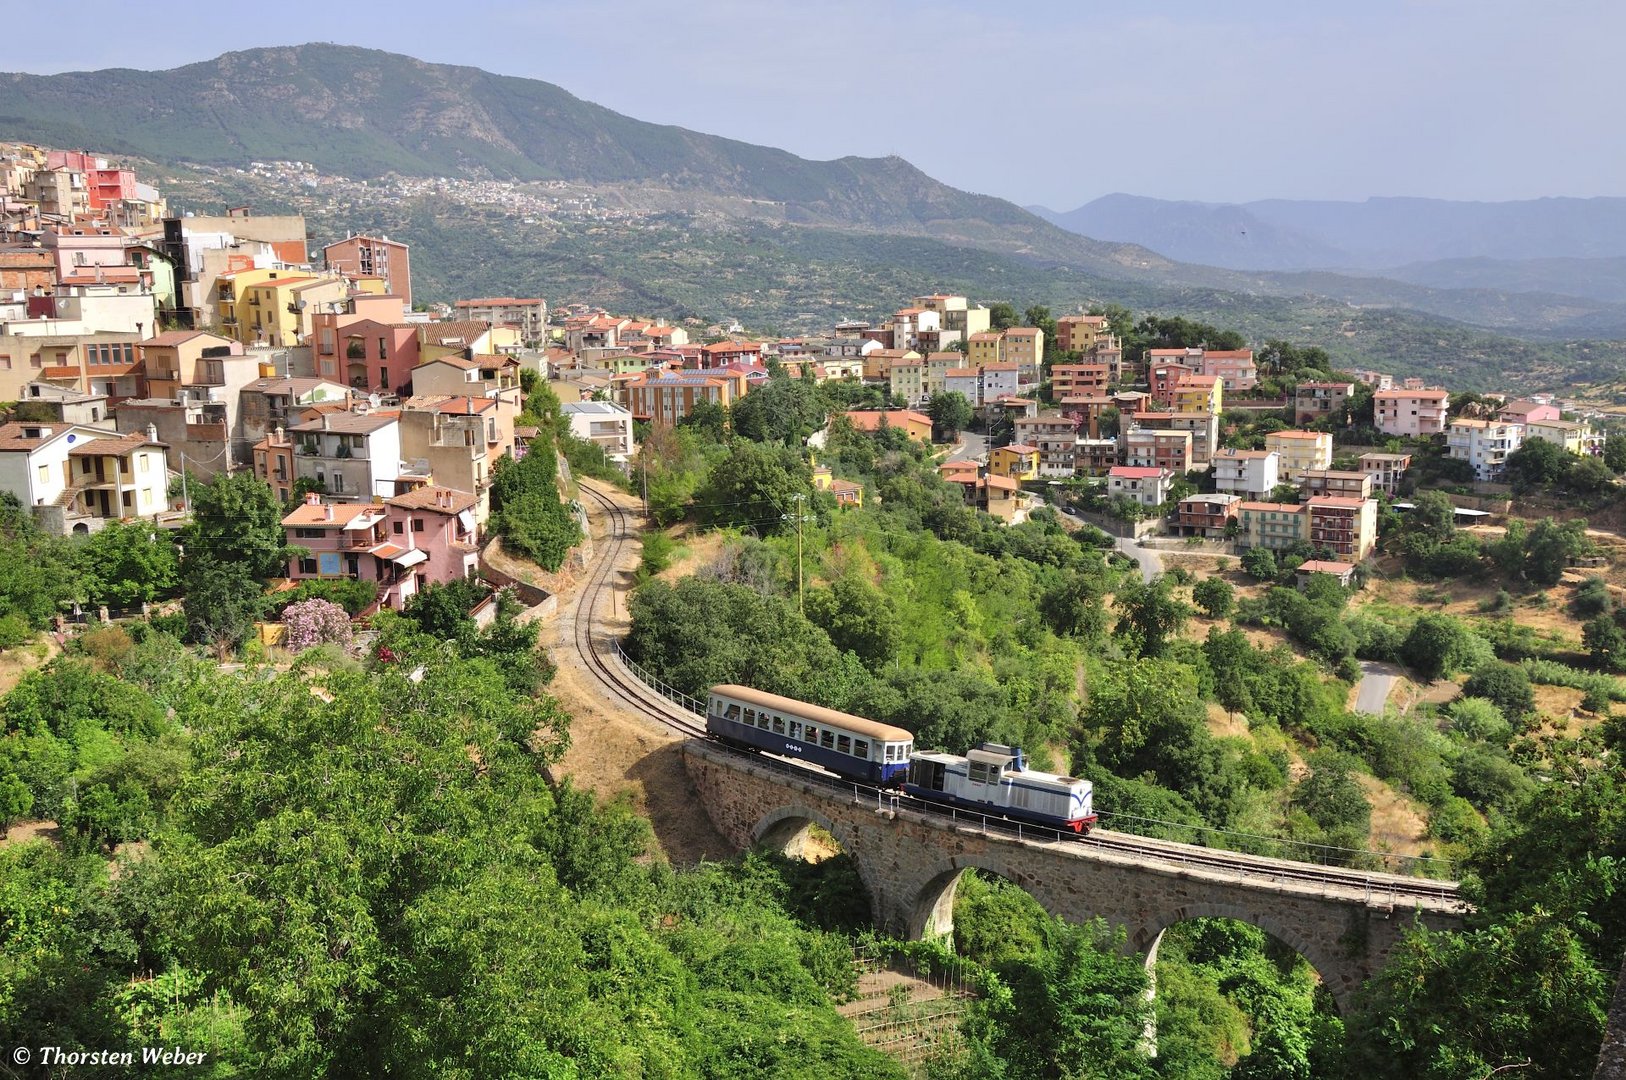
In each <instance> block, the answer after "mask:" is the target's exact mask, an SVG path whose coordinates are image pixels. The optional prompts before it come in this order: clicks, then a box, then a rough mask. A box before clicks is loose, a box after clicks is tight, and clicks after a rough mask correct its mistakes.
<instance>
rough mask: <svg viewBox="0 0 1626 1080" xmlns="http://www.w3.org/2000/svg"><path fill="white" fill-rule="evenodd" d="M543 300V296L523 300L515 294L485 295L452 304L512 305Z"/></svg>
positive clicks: (480, 305) (466, 306)
mask: <svg viewBox="0 0 1626 1080" xmlns="http://www.w3.org/2000/svg"><path fill="white" fill-rule="evenodd" d="M541 302H542V298H541V297H536V298H535V299H532V300H523V299H519V298H517V297H513V296H485V297H481V298H480V299H478V300H459V301H457V302H456V303H454V304H453V305H452V306H453V307H460V308H471V307H512V306H513V305H515V304H540V303H541Z"/></svg>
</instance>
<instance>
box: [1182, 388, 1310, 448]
mask: <svg viewBox="0 0 1626 1080" xmlns="http://www.w3.org/2000/svg"><path fill="white" fill-rule="evenodd" d="M1224 399H1225V382H1224V380H1223V379H1221V378H1219V377H1218V376H1217V375H1182V376H1181V377H1180V381H1179V382H1177V383H1175V384H1174V394H1173V396H1172V397H1171V398H1170V404H1171V405H1172V406H1173V408H1174V411H1175V412H1177V413H1186V414H1187V415H1190V414H1192V413H1202V414H1206V415H1208V416H1218V415H1219V414H1220V413H1221V412H1222V411H1223V408H1224ZM1329 439H1330V436H1329Z"/></svg>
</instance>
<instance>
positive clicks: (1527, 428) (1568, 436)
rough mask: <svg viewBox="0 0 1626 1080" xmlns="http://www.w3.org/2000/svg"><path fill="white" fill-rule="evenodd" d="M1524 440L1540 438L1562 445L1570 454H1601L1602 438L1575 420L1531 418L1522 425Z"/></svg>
mask: <svg viewBox="0 0 1626 1080" xmlns="http://www.w3.org/2000/svg"><path fill="white" fill-rule="evenodd" d="M1524 437H1525V441H1527V442H1528V441H1529V440H1531V439H1540V440H1542V441H1543V442H1550V443H1553V444H1554V445H1556V446H1562V447H1563V448H1564V449H1565V450H1568V451H1569V452H1570V453H1572V454H1601V453H1603V439H1602V438H1601V437H1600V436H1598V435H1597V434H1596V433H1594V432H1593V431H1592V429H1591V428H1589V427H1588V426H1587V425H1585V424H1583V423H1581V422H1579V421H1576V420H1531V421H1529V422H1527V423H1526V424H1525V425H1524Z"/></svg>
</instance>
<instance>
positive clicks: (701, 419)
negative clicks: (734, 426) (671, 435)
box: [677, 395, 750, 443]
mask: <svg viewBox="0 0 1626 1080" xmlns="http://www.w3.org/2000/svg"><path fill="white" fill-rule="evenodd" d="M749 396H750V395H747V397H749ZM677 426H678V427H681V428H687V429H688V430H690V431H695V432H698V433H699V434H700V435H702V436H704V437H705V438H706V439H707V440H708V441H710V442H714V443H720V442H722V441H723V440H724V439H725V438H727V436H728V409H727V408H725V407H724V406H722V405H719V404H718V403H717V402H715V401H712V400H711V399H709V398H701V399H700V400H699V401H696V402H695V403H694V404H693V405H691V406H690V407H689V411H688V413H686V414H685V415H684V417H683V419H681V420H679V421H678V422H677Z"/></svg>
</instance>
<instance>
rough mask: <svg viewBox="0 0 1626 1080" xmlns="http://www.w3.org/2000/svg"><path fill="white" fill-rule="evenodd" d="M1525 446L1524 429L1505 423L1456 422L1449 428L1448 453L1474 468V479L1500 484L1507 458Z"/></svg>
mask: <svg viewBox="0 0 1626 1080" xmlns="http://www.w3.org/2000/svg"><path fill="white" fill-rule="evenodd" d="M1523 444H1524V425H1523V424H1510V423H1508V422H1506V421H1504V420H1453V421H1451V423H1450V425H1449V426H1448V427H1447V428H1446V432H1445V446H1446V453H1447V454H1449V455H1450V456H1451V457H1452V458H1453V459H1455V460H1457V461H1466V462H1467V463H1468V464H1469V465H1471V466H1473V470H1474V479H1476V480H1496V479H1499V478H1500V477H1501V475H1502V472H1503V470H1504V469H1505V468H1506V467H1507V456H1508V455H1509V454H1511V453H1513V451H1515V450H1517V449H1518V448H1519V447H1520V446H1522V445H1523Z"/></svg>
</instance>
